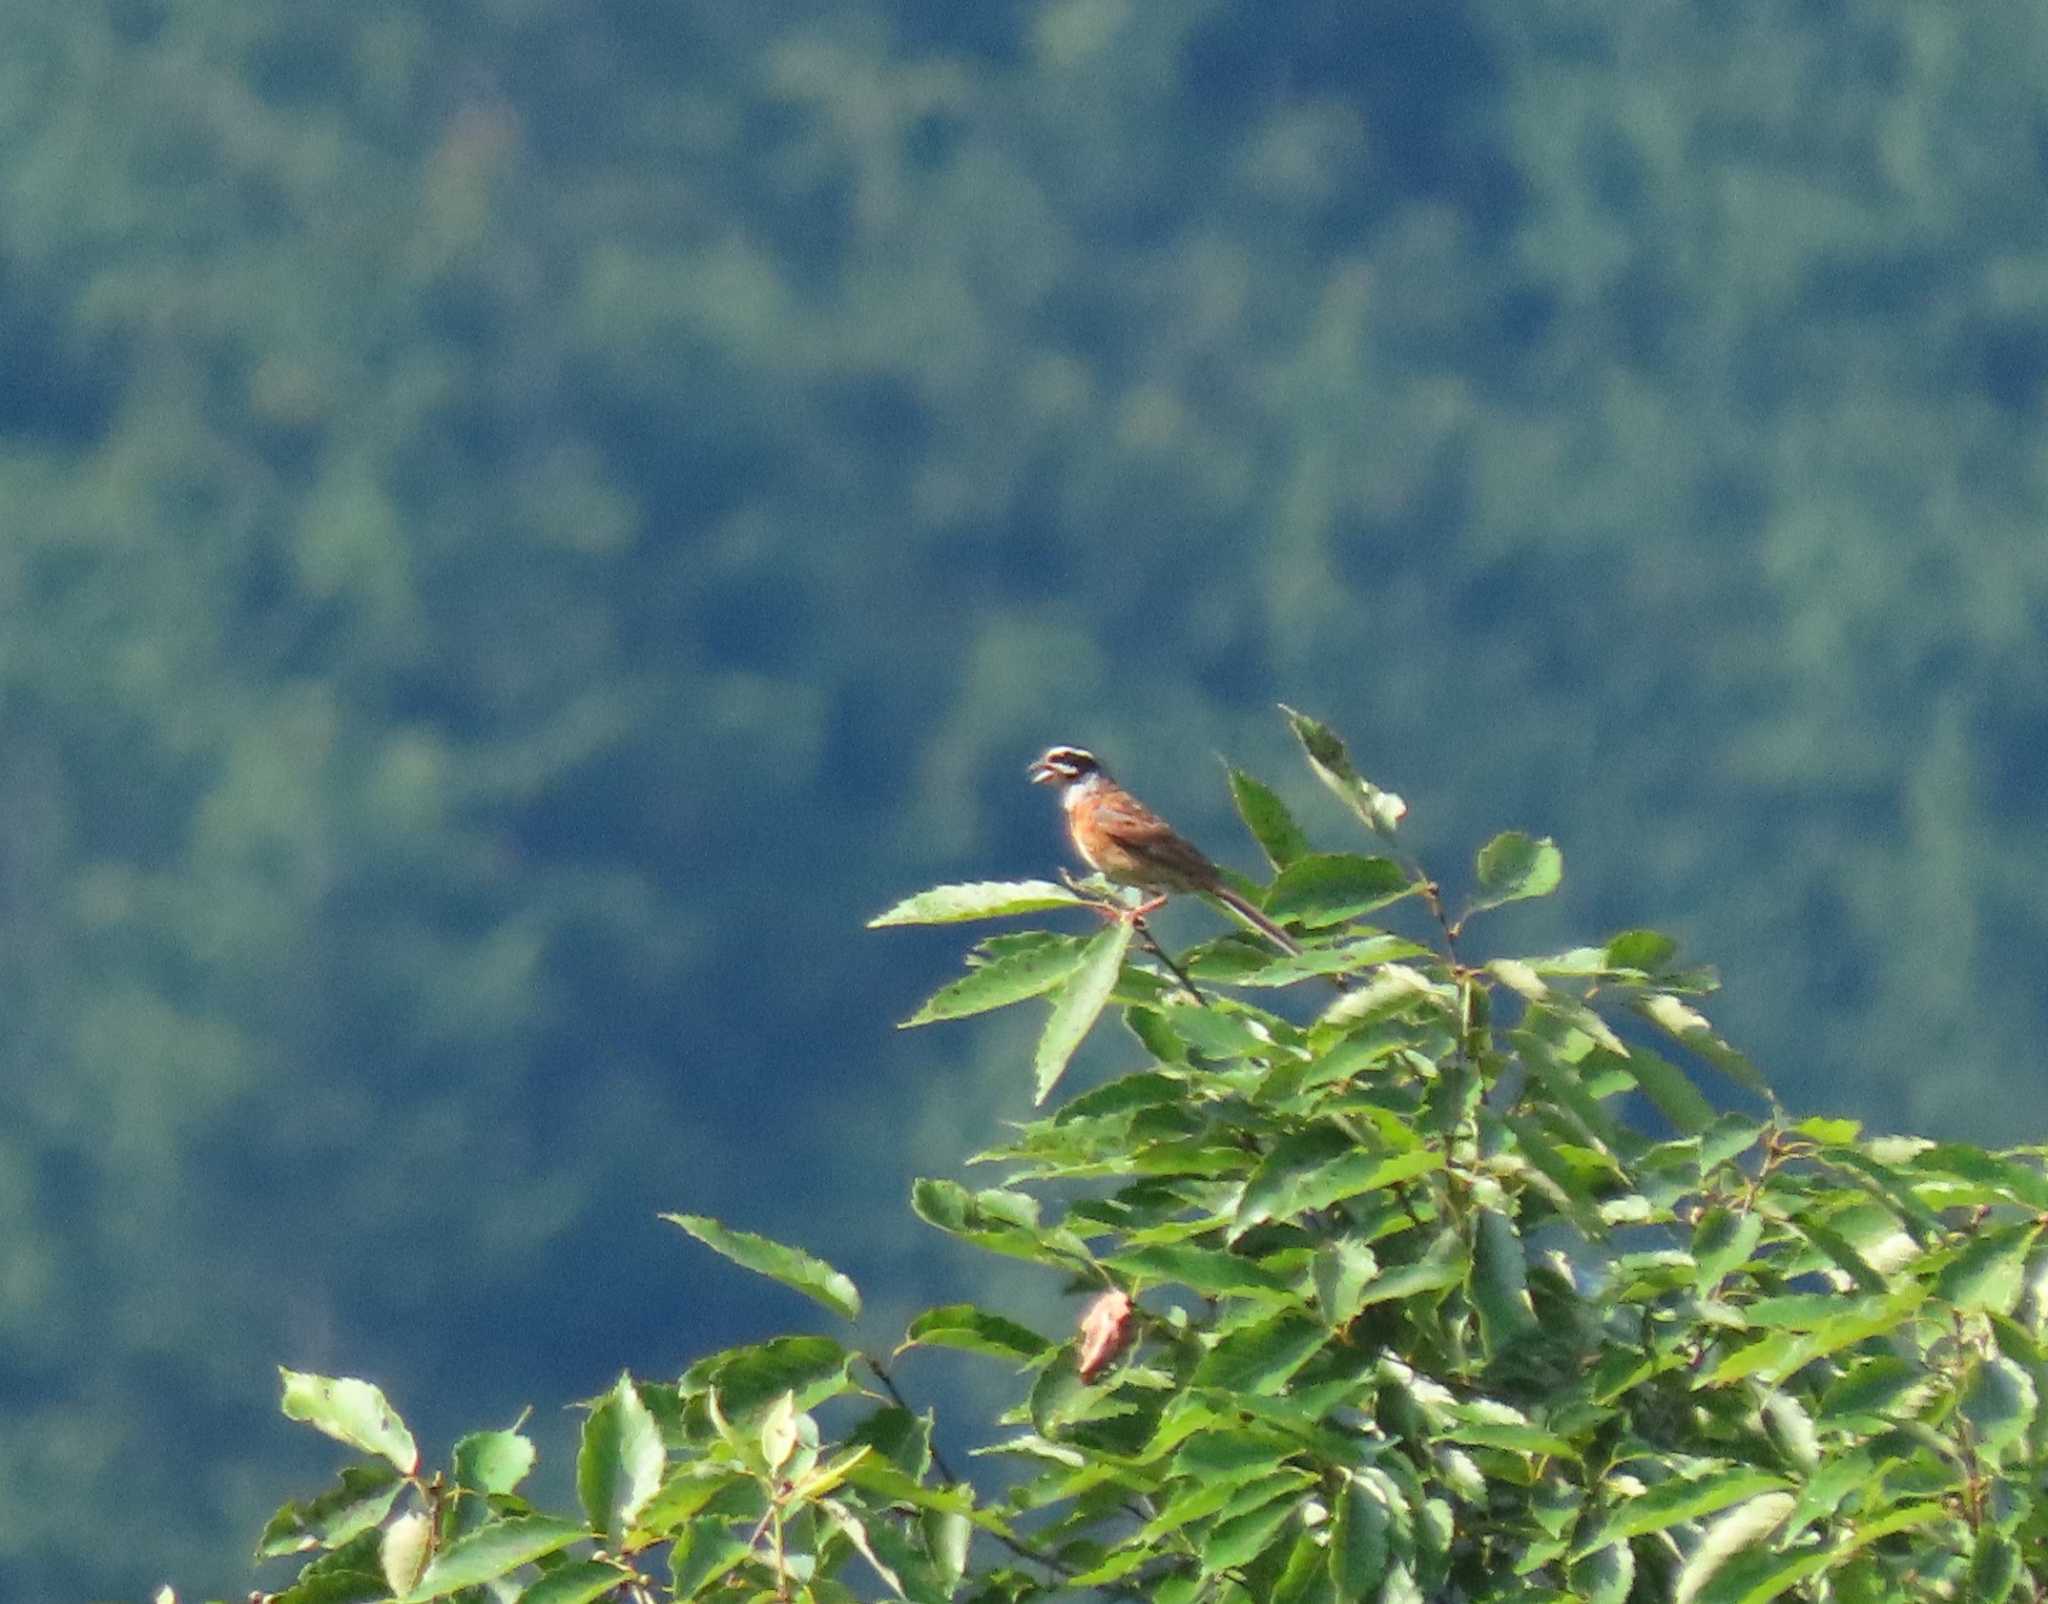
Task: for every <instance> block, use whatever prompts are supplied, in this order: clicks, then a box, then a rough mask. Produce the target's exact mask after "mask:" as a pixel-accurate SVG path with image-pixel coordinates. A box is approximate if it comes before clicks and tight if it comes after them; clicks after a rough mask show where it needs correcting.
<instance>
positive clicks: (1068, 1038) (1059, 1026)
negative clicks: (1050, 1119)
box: [1032, 919, 1131, 1103]
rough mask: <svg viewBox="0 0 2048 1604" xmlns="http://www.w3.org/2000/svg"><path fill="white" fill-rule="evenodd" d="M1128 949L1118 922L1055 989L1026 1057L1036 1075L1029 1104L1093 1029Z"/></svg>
mask: <svg viewBox="0 0 2048 1604" xmlns="http://www.w3.org/2000/svg"><path fill="white" fill-rule="evenodd" d="M1130 945H1131V926H1130V925H1129V923H1128V922H1127V921H1125V920H1122V919H1119V920H1117V921H1116V922H1115V923H1114V924H1112V925H1110V926H1109V927H1108V928H1106V929H1105V930H1103V931H1102V932H1101V933H1100V934H1098V935H1096V936H1095V937H1094V938H1093V939H1092V940H1090V941H1089V943H1088V945H1087V947H1086V949H1085V950H1084V951H1083V952H1082V954H1081V958H1080V961H1079V962H1078V963H1077V964H1076V965H1075V968H1074V972H1073V973H1072V974H1071V975H1069V976H1068V977H1067V979H1066V981H1065V982H1064V983H1063V984H1062V985H1061V987H1060V989H1059V992H1058V994H1057V995H1056V996H1055V997H1054V998H1053V1004H1052V1017H1051V1018H1049V1019H1047V1020H1046V1022H1045V1031H1044V1033H1043V1034H1042V1035H1040V1037H1039V1038H1038V1050H1037V1052H1036V1053H1034V1054H1033V1055H1032V1068H1033V1070H1034V1071H1035V1072H1036V1074H1037V1091H1036V1094H1035V1096H1034V1097H1033V1099H1032V1101H1034V1102H1039V1103H1042V1102H1044V1101H1045V1099H1046V1096H1047V1094H1049V1093H1050V1092H1051V1091H1052V1089H1053V1087H1054V1086H1056V1085H1057V1084H1058V1083H1059V1078H1060V1076H1061V1075H1062V1074H1064V1073H1065V1072H1066V1068H1067V1060H1068V1059H1070V1058H1072V1057H1073V1056H1074V1049H1075V1048H1077V1047H1079V1046H1080V1045H1081V1041H1082V1038H1083V1037H1085V1036H1086V1035H1087V1034H1088V1032H1089V1031H1090V1030H1091V1029H1093V1028H1094V1025H1095V1021H1096V1018H1097V1016H1098V1015H1100V1014H1101V1012H1102V1009H1103V1005H1104V1004H1105V1003H1107V1002H1108V1001H1109V994H1110V992H1111V991H1112V990H1114V989H1115V987H1116V977H1117V976H1118V975H1119V974H1121V973H1122V972H1123V965H1124V953H1125V952H1126V951H1128V950H1129V948H1130Z"/></svg>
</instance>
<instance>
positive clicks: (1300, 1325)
mask: <svg viewBox="0 0 2048 1604" xmlns="http://www.w3.org/2000/svg"><path fill="white" fill-rule="evenodd" d="M1329 1340H1330V1333H1329V1330H1328V1328H1327V1327H1326V1326H1324V1324H1323V1323H1322V1322H1321V1321H1320V1320H1317V1319H1315V1318H1313V1317H1312V1316H1310V1315H1307V1314H1304V1313H1302V1312H1301V1311H1299V1310H1296V1309H1282V1310H1280V1311H1279V1312H1278V1313H1276V1314H1272V1315H1269V1316H1267V1317H1266V1318H1265V1319H1263V1320H1260V1321H1258V1322H1256V1323H1255V1324H1253V1325H1248V1326H1240V1327H1238V1329H1237V1330H1235V1331H1233V1332H1231V1333H1230V1334H1229V1335H1228V1336H1225V1337H1224V1338H1222V1339H1221V1340H1220V1341H1219V1342H1217V1344H1216V1346H1215V1347H1213V1348H1211V1349H1210V1350H1209V1351H1208V1353H1206V1354H1205V1355H1203V1357H1202V1361H1201V1363H1199V1364H1198V1365H1196V1366H1195V1373H1194V1376H1193V1378H1192V1381H1191V1384H1192V1385H1194V1386H1197V1387H1218V1388H1221V1389H1222V1390H1224V1391H1226V1392H1250V1393H1277V1392H1278V1391H1280V1389H1281V1388H1282V1387H1284V1386H1285V1385H1286V1384H1287V1380H1288V1378H1289V1377H1290V1376H1292V1375H1293V1374H1294V1373H1295V1371H1297V1370H1299V1369H1300V1368H1301V1367H1302V1366H1303V1365H1305V1364H1307V1363H1308V1362H1309V1360H1311V1359H1312V1358H1314V1357H1315V1356H1316V1354H1317V1353H1318V1352H1319V1351H1320V1350H1321V1349H1322V1346H1323V1344H1324V1343H1326V1342H1327V1341H1329Z"/></svg>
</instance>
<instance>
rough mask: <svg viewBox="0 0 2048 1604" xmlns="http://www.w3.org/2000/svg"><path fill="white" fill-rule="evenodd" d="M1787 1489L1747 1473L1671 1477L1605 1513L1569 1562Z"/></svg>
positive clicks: (1780, 1481) (1762, 1474)
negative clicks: (1747, 1499)
mask: <svg viewBox="0 0 2048 1604" xmlns="http://www.w3.org/2000/svg"><path fill="white" fill-rule="evenodd" d="M1791 1485H1792V1483H1790V1482H1788V1481H1787V1480H1786V1479H1785V1478H1784V1477H1783V1476H1773V1475H1771V1474H1769V1473H1768V1472H1766V1471H1761V1470H1749V1469H1746V1468H1737V1469H1732V1470H1722V1471H1712V1472H1709V1473H1707V1474H1706V1475H1702V1476H1692V1477H1673V1478H1672V1479H1671V1480H1670V1481H1665V1482H1659V1483H1658V1484H1657V1485H1656V1486H1654V1487H1652V1488H1650V1489H1649V1490H1648V1491H1647V1492H1645V1493H1642V1494H1641V1495H1640V1496H1638V1497H1635V1498H1631V1499H1629V1500H1628V1501H1627V1502H1626V1503H1624V1504H1621V1505H1618V1506H1617V1507H1615V1508H1614V1509H1611V1510H1609V1511H1608V1513H1607V1514H1606V1516H1605V1517H1604V1518H1603V1519H1602V1520H1601V1521H1600V1523H1599V1525H1598V1526H1597V1527H1596V1528H1595V1530H1594V1531H1593V1533H1592V1535H1591V1536H1590V1537H1588V1538H1587V1539H1586V1540H1585V1541H1584V1542H1583V1543H1581V1544H1580V1545H1579V1547H1578V1549H1577V1550H1576V1551H1575V1553H1574V1556H1573V1557H1574V1558H1578V1557H1582V1556H1584V1555H1587V1554H1590V1553H1592V1552H1593V1551H1594V1550H1595V1549H1598V1548H1605V1547H1606V1546H1607V1545H1608V1544H1609V1543H1618V1542H1623V1541H1625V1540H1627V1539H1628V1538H1631V1537H1640V1536H1642V1535H1643V1534H1644V1533H1645V1532H1661V1531H1663V1530H1664V1529H1665V1528H1666V1527H1667V1526H1676V1525H1677V1524H1678V1523H1679V1522H1680V1521H1687V1520H1697V1519H1699V1517H1700V1516H1702V1515H1711V1514H1713V1513H1714V1512H1715V1511H1716V1510H1721V1509H1726V1508H1728V1507H1729V1506H1730V1505H1731V1504H1739V1503H1741V1502H1742V1501H1743V1500H1744V1499H1746V1498H1754V1497H1756V1495H1757V1494H1759V1493H1773V1492H1782V1491H1784V1490H1786V1489H1787V1488H1789V1487H1791Z"/></svg>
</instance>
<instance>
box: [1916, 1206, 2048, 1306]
mask: <svg viewBox="0 0 2048 1604" xmlns="http://www.w3.org/2000/svg"><path fill="white" fill-rule="evenodd" d="M2040 1234H2041V1227H2040V1226H2039V1225H2038V1224H2035V1223H2033V1222H2031V1221H2030V1222H2028V1223H2026V1224H2022V1225H2009V1226H2003V1227H2000V1228H1998V1229H1996V1230H1984V1231H1980V1232H1979V1233H1978V1235H1976V1236H1975V1237H1973V1238H1972V1239H1971V1240H1970V1242H1969V1243H1968V1244H1967V1245H1966V1246H1965V1247H1964V1248H1963V1250H1962V1252H1961V1253H1959V1254H1957V1255H1956V1256H1955V1257H1954V1258H1953V1259H1951V1260H1949V1262H1948V1263H1947V1264H1944V1265H1943V1266H1942V1267H1941V1272H1940V1274H1938V1275H1937V1276H1936V1277H1935V1278H1934V1292H1935V1296H1936V1297H1938V1298H1941V1299H1943V1300H1945V1301H1946V1302H1949V1303H1953V1304H1954V1305H1955V1306H1956V1307H1957V1308H1958V1309H1959V1310H1961V1311H1962V1312H1964V1313H1965V1314H1978V1313H1982V1312H1983V1311H1985V1310H1991V1311H1993V1312H1995V1313H1998V1314H2011V1313H2012V1310H2013V1305H2014V1304H2016V1303H2017V1302H2019V1296H2020V1288H2021V1286H2022V1284H2023V1283H2024V1281H2025V1278H2026V1269H2027V1254H2028V1253H2029V1252H2030V1251H2031V1250H2032V1248H2033V1246H2034V1241H2035V1239H2036V1238H2037V1237H2039V1236H2040Z"/></svg>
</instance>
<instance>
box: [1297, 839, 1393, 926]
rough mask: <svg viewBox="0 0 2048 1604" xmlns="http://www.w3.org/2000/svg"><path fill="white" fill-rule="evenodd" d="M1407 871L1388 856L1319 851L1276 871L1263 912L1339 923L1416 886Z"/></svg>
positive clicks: (1317, 923)
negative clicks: (1364, 855)
mask: <svg viewBox="0 0 2048 1604" xmlns="http://www.w3.org/2000/svg"><path fill="white" fill-rule="evenodd" d="M1414 889H1415V887H1414V882H1413V881H1411V880H1410V879H1409V877H1408V873H1407V871H1406V870H1404V869H1403V868H1402V867H1401V866H1400V865H1399V864H1398V863H1396V862H1395V861H1394V860H1393V859H1392V858H1369V857H1363V856H1361V855H1359V854H1357V853H1352V852H1317V853H1312V854H1310V855H1309V856H1306V857H1302V858H1297V859H1296V860H1295V861H1294V862H1293V863H1291V864H1289V865H1288V866H1287V867H1286V868H1285V869H1283V870H1281V871H1280V874H1279V876H1278V878H1276V879H1275V880H1274V881H1273V885H1272V888H1271V889H1270V890H1269V891H1268V892H1267V893H1266V901H1265V906H1266V912H1267V913H1269V914H1271V915H1272V916H1273V917H1274V918H1275V919H1298V920H1300V921H1301V922H1302V923H1303V924H1306V925H1309V926H1311V927H1314V926H1321V925H1333V924H1338V923H1340V922H1341V921H1343V920H1345V919H1350V918H1353V917H1355V916H1356V915H1358V914H1361V913H1369V912H1371V911H1372V910H1373V909H1374V908H1382V907H1385V906H1386V905H1387V904H1388V903H1390V902H1393V901H1395V900H1396V899H1398V898H1400V897H1405V896H1406V895H1408V893H1409V892H1410V891H1412V890H1414Z"/></svg>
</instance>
